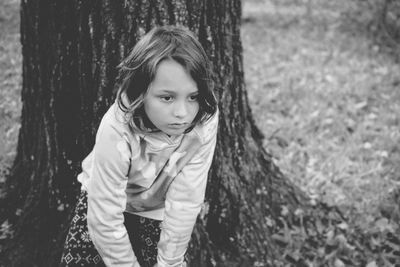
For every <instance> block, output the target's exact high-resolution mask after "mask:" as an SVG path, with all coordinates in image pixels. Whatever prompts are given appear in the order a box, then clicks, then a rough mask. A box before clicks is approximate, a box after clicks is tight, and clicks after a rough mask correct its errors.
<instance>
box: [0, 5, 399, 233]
mask: <svg viewBox="0 0 400 267" xmlns="http://www.w3.org/2000/svg"><path fill="white" fill-rule="evenodd" d="M242 9H243V14H242V15H243V16H242V17H243V19H242V33H241V34H242V45H243V50H244V54H243V61H244V70H245V80H246V87H247V91H248V97H249V101H250V104H251V107H252V111H253V115H254V117H255V119H256V122H257V124H258V126H259V127H260V129H261V131H262V132H263V133H264V135H265V140H264V147H265V149H266V150H267V151H269V152H270V153H271V154H272V155H273V157H274V161H275V163H276V164H277V165H278V166H279V167H280V168H281V170H282V172H283V173H284V174H285V175H286V176H287V177H289V178H290V179H291V180H292V181H293V182H294V183H296V184H297V185H299V186H300V187H301V188H302V189H303V190H304V191H306V192H307V193H308V194H309V195H310V196H311V197H312V198H313V199H315V200H317V199H318V200H322V201H324V202H326V203H328V204H332V205H338V206H339V207H340V208H341V210H342V211H343V212H344V214H346V215H347V216H348V217H349V219H350V221H352V222H354V223H355V224H356V225H358V226H359V227H361V228H364V229H367V228H368V229H376V231H379V232H382V231H394V230H395V229H396V227H398V225H399V224H398V223H399V221H400V211H399V204H398V203H400V196H399V195H400V193H399V190H398V188H399V186H400V126H399V124H400V75H399V74H400V61H399V59H400V53H399V52H400V1H395V0H336V1H329V0H244V1H242ZM21 61H22V58H21V46H20V41H19V1H18V0H2V1H1V2H0V183H3V182H4V180H5V176H6V174H7V172H8V170H9V168H10V167H11V165H12V162H13V158H14V157H15V155H16V145H17V139H18V131H19V116H20V110H21V100H20V97H21V95H20V90H21V86H22V80H21V71H22V70H21ZM396 222H397V223H396ZM0 238H1V236H0Z"/></svg>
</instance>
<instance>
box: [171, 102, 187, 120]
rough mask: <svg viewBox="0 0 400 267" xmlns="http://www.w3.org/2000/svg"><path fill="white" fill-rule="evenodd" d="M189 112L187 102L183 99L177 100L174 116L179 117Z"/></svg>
mask: <svg viewBox="0 0 400 267" xmlns="http://www.w3.org/2000/svg"><path fill="white" fill-rule="evenodd" d="M186 114H187V108H186V104H185V103H184V102H182V101H179V102H176V103H175V105H174V116H175V117H178V118H182V117H185V116H186Z"/></svg>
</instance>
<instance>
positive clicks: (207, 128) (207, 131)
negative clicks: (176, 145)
mask: <svg viewBox="0 0 400 267" xmlns="http://www.w3.org/2000/svg"><path fill="white" fill-rule="evenodd" d="M218 121H219V111H218V109H217V111H216V112H215V113H214V114H213V115H212V116H211V117H210V118H208V119H207V120H206V121H204V122H203V123H200V124H198V125H196V127H194V128H193V132H194V133H195V134H197V135H198V136H199V137H200V140H201V141H202V143H207V142H208V141H209V140H210V139H212V138H213V137H214V136H215V135H216V134H217V131H218Z"/></svg>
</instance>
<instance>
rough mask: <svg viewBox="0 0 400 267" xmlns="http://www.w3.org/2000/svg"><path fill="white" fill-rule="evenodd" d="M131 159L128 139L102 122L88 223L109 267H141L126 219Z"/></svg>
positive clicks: (97, 247) (98, 248)
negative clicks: (125, 222)
mask: <svg viewBox="0 0 400 267" xmlns="http://www.w3.org/2000/svg"><path fill="white" fill-rule="evenodd" d="M130 155H131V152H130V146H129V142H128V141H127V137H126V135H124V134H123V133H122V132H121V130H119V129H118V128H117V127H115V126H113V125H111V124H110V123H108V122H107V121H106V122H102V125H101V126H100V128H99V131H98V134H97V137H96V145H95V147H94V151H93V164H92V166H93V168H92V170H91V174H90V176H91V179H90V182H89V185H88V215H87V216H88V217H87V221H88V229H89V233H90V236H91V238H92V240H93V243H94V245H95V247H96V249H97V250H98V252H99V254H100V255H101V257H102V259H103V261H104V263H105V264H106V265H107V266H118V267H120V266H121V267H122V266H126V267H138V266H139V263H138V262H137V259H136V257H135V254H134V252H133V249H132V246H131V243H130V241H129V237H128V233H127V231H126V228H125V226H124V216H123V211H124V210H125V205H126V194H125V188H126V183H127V174H128V170H129V166H130Z"/></svg>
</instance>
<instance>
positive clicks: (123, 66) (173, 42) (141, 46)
mask: <svg viewBox="0 0 400 267" xmlns="http://www.w3.org/2000/svg"><path fill="white" fill-rule="evenodd" d="M164 59H172V60H175V61H176V62H177V63H179V64H181V65H182V67H184V68H185V69H186V70H187V71H188V73H189V74H190V76H191V77H192V79H193V80H194V81H195V82H196V85H197V88H198V101H199V111H198V113H197V115H196V117H195V118H194V120H193V123H192V126H191V127H189V128H188V129H187V131H186V132H188V131H190V130H191V129H193V127H194V126H195V125H196V124H198V123H203V122H204V121H206V120H207V119H209V118H210V117H211V116H212V115H213V114H214V113H215V112H216V110H217V101H216V99H215V96H214V93H213V89H214V84H213V81H212V79H211V73H210V72H211V66H210V62H209V60H208V58H207V55H206V53H205V51H204V49H203V47H202V46H201V44H200V42H199V41H198V40H197V39H196V38H195V37H194V35H193V34H192V32H190V31H189V30H188V29H186V28H184V27H181V26H161V27H156V28H154V29H152V30H151V31H149V32H148V33H147V34H145V35H144V36H143V37H142V39H140V41H139V42H138V43H137V44H136V45H135V46H134V47H133V49H132V51H131V52H130V53H129V55H128V56H127V57H126V58H125V59H124V60H123V61H122V62H121V63H120V64H119V66H118V68H119V78H120V81H121V85H120V88H119V90H118V94H117V103H118V106H119V108H120V109H121V110H122V111H123V112H124V114H125V119H126V122H127V123H128V124H129V127H130V128H131V130H133V131H140V132H146V131H149V129H148V125H149V119H148V118H147V116H146V114H145V111H144V108H143V100H144V97H145V95H146V93H147V91H148V88H149V86H150V84H151V82H152V81H153V80H154V77H155V74H156V71H157V67H158V64H159V63H160V62H161V61H162V60H164ZM150 125H151V123H150ZM152 130H157V129H152Z"/></svg>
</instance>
